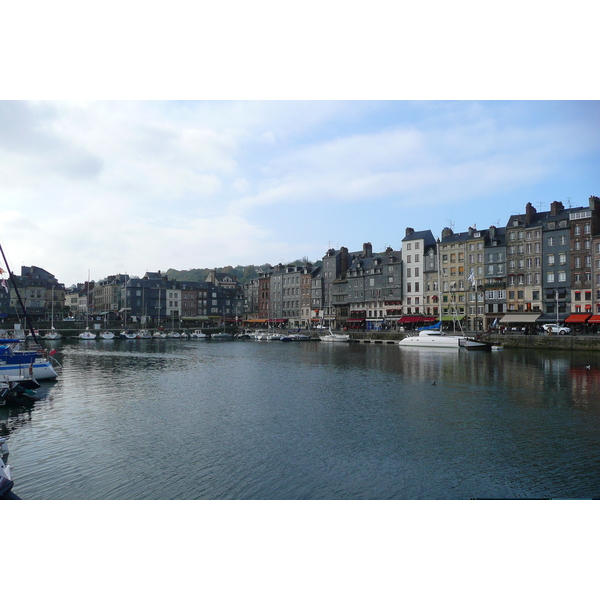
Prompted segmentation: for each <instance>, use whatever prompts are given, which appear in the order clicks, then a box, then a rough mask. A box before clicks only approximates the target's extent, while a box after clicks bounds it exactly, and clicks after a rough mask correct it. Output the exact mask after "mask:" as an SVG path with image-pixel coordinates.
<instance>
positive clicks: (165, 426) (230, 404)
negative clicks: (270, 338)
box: [0, 339, 600, 500]
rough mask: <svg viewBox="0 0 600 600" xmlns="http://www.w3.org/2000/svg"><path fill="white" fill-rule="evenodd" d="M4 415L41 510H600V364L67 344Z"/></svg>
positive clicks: (312, 345) (311, 346)
mask: <svg viewBox="0 0 600 600" xmlns="http://www.w3.org/2000/svg"><path fill="white" fill-rule="evenodd" d="M46 344H47V346H48V347H52V348H56V349H57V353H56V354H55V358H57V359H58V360H59V362H60V363H61V365H62V366H61V367H60V368H59V379H58V380H57V381H55V382H46V383H43V385H42V389H41V390H38V396H39V399H38V400H36V402H35V403H34V404H33V406H31V407H28V408H14V407H13V408H6V407H0V435H4V436H6V437H8V444H9V448H10V456H9V461H8V462H9V463H10V464H11V466H12V475H13V478H14V481H15V487H14V491H15V492H16V493H17V494H18V495H19V496H20V497H22V498H24V499H99V500H108V499H123V500H124V499H165V500H168V499H188V500H192V499H222V500H223V499H471V498H476V499H492V498H493V499H546V498H553V499H554V498H556V499H561V498H564V499H577V498H597V497H600V477H598V473H600V436H599V431H600V392H599V391H598V390H599V386H598V384H599V383H600V354H598V353H585V352H579V353H578V352H561V351H543V350H536V351H532V350H504V351H501V352H491V353H485V352H467V351H464V350H460V351H457V350H437V351H435V350H433V349H401V348H399V347H398V346H397V345H373V344H327V343H323V342H302V343H282V342H258V341H251V340H244V341H234V342H228V341H219V342H218V341H209V342H206V341H200V340H177V339H164V340H96V341H83V340H64V341H63V340H61V341H57V342H47V343H46Z"/></svg>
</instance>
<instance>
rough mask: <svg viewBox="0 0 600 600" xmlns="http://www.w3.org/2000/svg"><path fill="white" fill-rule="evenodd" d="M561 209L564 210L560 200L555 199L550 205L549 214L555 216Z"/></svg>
mask: <svg viewBox="0 0 600 600" xmlns="http://www.w3.org/2000/svg"><path fill="white" fill-rule="evenodd" d="M561 210H565V207H564V206H563V203H562V202H558V201H555V202H553V203H552V204H551V205H550V214H551V215H552V216H553V217H555V216H556V215H557V214H558V213H559V212H560V211H561Z"/></svg>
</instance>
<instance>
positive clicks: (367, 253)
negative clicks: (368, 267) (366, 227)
mask: <svg viewBox="0 0 600 600" xmlns="http://www.w3.org/2000/svg"><path fill="white" fill-rule="evenodd" d="M363 256H364V257H365V258H371V257H372V256H373V246H372V245H371V242H367V243H366V244H363Z"/></svg>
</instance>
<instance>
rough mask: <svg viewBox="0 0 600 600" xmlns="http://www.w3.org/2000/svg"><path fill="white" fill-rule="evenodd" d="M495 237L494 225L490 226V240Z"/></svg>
mask: <svg viewBox="0 0 600 600" xmlns="http://www.w3.org/2000/svg"><path fill="white" fill-rule="evenodd" d="M495 237H496V226H495V225H491V226H490V240H493V239H494V238H495Z"/></svg>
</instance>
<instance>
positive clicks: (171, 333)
mask: <svg viewBox="0 0 600 600" xmlns="http://www.w3.org/2000/svg"><path fill="white" fill-rule="evenodd" d="M167 337H168V338H180V337H181V334H180V333H179V332H178V331H175V311H174V310H172V311H171V331H169V332H168V333H167Z"/></svg>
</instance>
